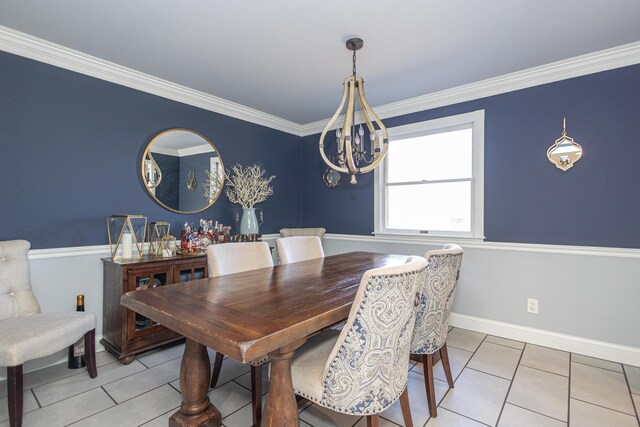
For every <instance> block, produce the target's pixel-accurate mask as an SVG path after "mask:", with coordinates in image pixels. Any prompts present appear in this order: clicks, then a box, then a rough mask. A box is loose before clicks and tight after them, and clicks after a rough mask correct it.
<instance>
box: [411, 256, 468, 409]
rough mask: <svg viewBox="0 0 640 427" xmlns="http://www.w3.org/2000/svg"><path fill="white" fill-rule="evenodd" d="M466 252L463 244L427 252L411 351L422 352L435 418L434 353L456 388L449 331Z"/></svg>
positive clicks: (426, 386)
mask: <svg viewBox="0 0 640 427" xmlns="http://www.w3.org/2000/svg"><path fill="white" fill-rule="evenodd" d="M463 253H464V252H463V250H462V248H461V247H460V246H458V245H454V244H447V245H445V246H444V248H442V249H441V250H434V251H428V252H427V253H426V254H425V255H424V256H425V258H426V259H427V262H428V267H427V278H426V281H425V282H424V286H423V288H422V292H421V295H420V305H419V306H418V313H417V315H416V326H415V329H414V333H413V339H412V342H411V354H415V355H422V365H423V370H424V384H425V389H426V391H427V401H428V405H429V414H430V415H431V417H433V418H435V417H437V416H438V413H437V409H436V396H435V388H434V382H433V356H434V354H435V353H436V352H439V354H440V360H441V361H442V367H443V368H444V373H445V376H446V378H447V383H448V384H449V387H450V388H452V387H453V376H452V375H451V365H450V364H449V353H448V351H447V333H448V332H449V315H450V314H451V307H452V306H453V298H454V296H455V292H456V285H457V283H458V278H459V277H460V266H461V265H462V255H463Z"/></svg>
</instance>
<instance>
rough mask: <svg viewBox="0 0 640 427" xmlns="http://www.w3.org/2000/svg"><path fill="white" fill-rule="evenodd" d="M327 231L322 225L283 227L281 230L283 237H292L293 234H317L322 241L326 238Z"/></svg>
mask: <svg viewBox="0 0 640 427" xmlns="http://www.w3.org/2000/svg"><path fill="white" fill-rule="evenodd" d="M326 232H327V230H326V229H324V228H322V227H316V228H283V229H281V230H280V235H281V236H282V237H291V236H317V237H319V238H320V241H321V242H322V240H323V239H324V235H325V233H326Z"/></svg>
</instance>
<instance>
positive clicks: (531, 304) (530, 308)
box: [527, 298, 538, 314]
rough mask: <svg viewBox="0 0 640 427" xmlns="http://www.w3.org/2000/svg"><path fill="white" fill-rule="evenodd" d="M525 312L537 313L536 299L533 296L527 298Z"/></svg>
mask: <svg viewBox="0 0 640 427" xmlns="http://www.w3.org/2000/svg"><path fill="white" fill-rule="evenodd" d="M527 312H529V313H533V314H538V300H537V299H535V298H528V299H527Z"/></svg>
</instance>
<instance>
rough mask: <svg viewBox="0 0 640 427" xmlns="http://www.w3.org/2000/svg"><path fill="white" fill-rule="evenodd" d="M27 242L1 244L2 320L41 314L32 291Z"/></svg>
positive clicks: (0, 291)
mask: <svg viewBox="0 0 640 427" xmlns="http://www.w3.org/2000/svg"><path fill="white" fill-rule="evenodd" d="M29 248H31V244H30V243H29V242H27V241H26V240H8V241H4V242H0V320H6V319H10V318H12V317H17V316H26V315H30V314H37V313H40V304H38V300H37V299H36V296H35V295H34V294H33V292H32V291H31V276H30V274H29V258H28V256H27V254H28V253H29Z"/></svg>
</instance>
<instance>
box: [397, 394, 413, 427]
mask: <svg viewBox="0 0 640 427" xmlns="http://www.w3.org/2000/svg"><path fill="white" fill-rule="evenodd" d="M400 407H401V408H402V418H403V419H404V425H405V427H413V420H412V419H411V406H409V386H408V385H407V388H405V389H404V391H403V392H402V394H401V395H400Z"/></svg>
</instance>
